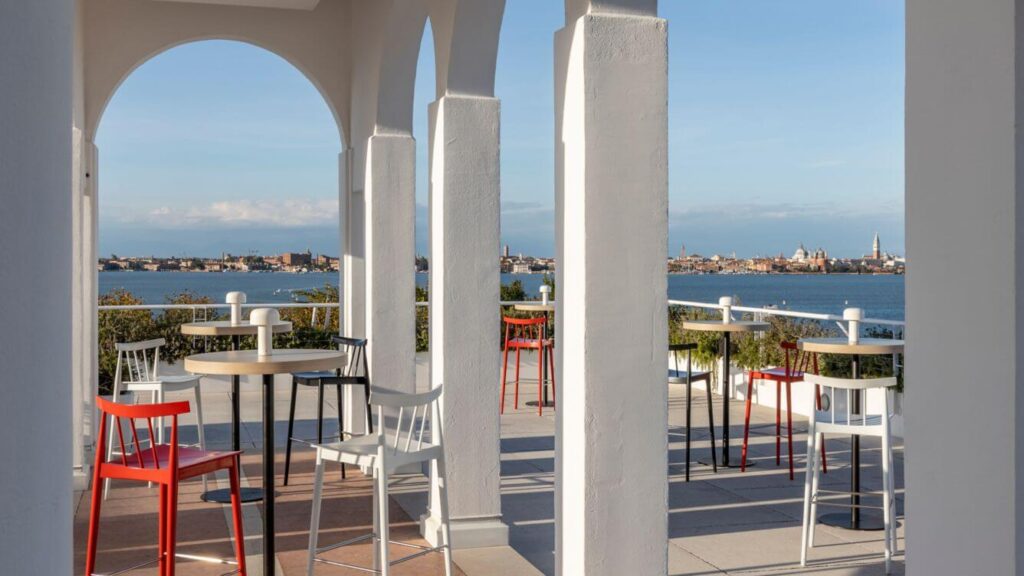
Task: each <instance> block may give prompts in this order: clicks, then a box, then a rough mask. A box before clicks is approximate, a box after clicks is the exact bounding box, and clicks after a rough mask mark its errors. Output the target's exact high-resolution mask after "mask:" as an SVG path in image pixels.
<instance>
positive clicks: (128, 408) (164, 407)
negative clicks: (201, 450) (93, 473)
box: [96, 397, 189, 469]
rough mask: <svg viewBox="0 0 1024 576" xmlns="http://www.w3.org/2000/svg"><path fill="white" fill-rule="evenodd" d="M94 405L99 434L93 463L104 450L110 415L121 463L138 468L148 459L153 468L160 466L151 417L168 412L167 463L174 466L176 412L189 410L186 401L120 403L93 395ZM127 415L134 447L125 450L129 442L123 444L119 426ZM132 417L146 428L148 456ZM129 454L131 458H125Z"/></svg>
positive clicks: (121, 428)
mask: <svg viewBox="0 0 1024 576" xmlns="http://www.w3.org/2000/svg"><path fill="white" fill-rule="evenodd" d="M96 407H97V408H98V409H99V411H100V434H99V436H98V440H99V446H98V447H97V449H96V463H97V465H98V464H100V463H102V462H103V460H102V459H103V458H104V457H105V454H106V453H107V447H106V442H107V422H109V421H110V420H111V419H113V420H114V426H115V427H116V428H117V439H118V443H119V445H120V457H121V464H123V465H124V466H136V465H137V467H139V468H147V467H148V466H147V463H146V460H147V459H151V460H150V464H149V465H150V466H152V467H153V468H154V469H159V468H160V460H159V458H158V457H157V449H156V447H157V444H156V435H154V434H153V420H154V419H157V418H163V417H167V416H170V418H171V441H170V444H169V445H170V448H171V450H170V458H169V462H170V466H171V468H172V469H173V468H175V467H177V462H178V415H180V414H187V413H188V412H189V404H188V402H165V403H163V404H120V403H117V402H111V401H109V400H104V399H103V398H101V397H97V398H96ZM122 418H127V419H128V424H129V426H128V427H129V429H130V430H131V433H132V446H131V447H132V448H134V450H128V448H129V446H128V445H126V443H125V440H124V426H122V423H121V419H122ZM136 420H145V421H146V428H147V429H148V432H149V455H148V456H149V458H147V457H146V455H145V453H144V452H143V450H142V443H141V442H140V441H139V433H138V428H137V423H136ZM129 455H131V456H133V460H135V462H129Z"/></svg>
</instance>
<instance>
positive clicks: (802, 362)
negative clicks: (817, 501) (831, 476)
mask: <svg viewBox="0 0 1024 576" xmlns="http://www.w3.org/2000/svg"><path fill="white" fill-rule="evenodd" d="M782 351H783V353H784V354H785V355H786V364H785V365H784V366H780V367H777V368H768V369H765V370H751V371H750V374H749V375H748V376H747V409H746V417H745V418H746V420H745V423H744V424H743V455H742V457H741V459H740V471H741V472H745V471H746V469H747V442H748V439H749V438H750V402H751V396H752V392H753V389H754V381H755V380H771V381H774V382H775V465H776V466H778V465H779V464H780V463H781V449H782V385H783V384H785V385H786V441H787V443H788V445H789V479H790V480H792V479H793V401H792V394H791V391H792V384H793V382H803V379H804V373H805V372H807V369H808V368H810V369H811V370H813V371H814V372H813V373H814V374H817V373H818V355H817V354H811V353H807V352H804V351H802V350H800V349H799V348H798V347H797V345H796V343H795V342H783V343H782ZM815 388H816V390H815V392H816V394H815V396H816V397H817V399H818V401H817V404H818V406H817V408H818V409H819V410H820V409H821V389H820V388H818V387H817V386H816V387H815ZM821 467H822V470H823V471H824V472H826V473H827V472H828V464H826V462H825V443H824V442H822V443H821Z"/></svg>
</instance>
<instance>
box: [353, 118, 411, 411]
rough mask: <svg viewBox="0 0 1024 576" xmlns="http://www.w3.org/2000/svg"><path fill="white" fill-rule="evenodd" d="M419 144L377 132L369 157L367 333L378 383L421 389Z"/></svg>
mask: <svg viewBox="0 0 1024 576" xmlns="http://www.w3.org/2000/svg"><path fill="white" fill-rule="evenodd" d="M415 154H416V143H415V140H413V138H412V136H411V135H408V134H375V135H373V136H371V137H370V139H369V142H368V150H367V157H366V202H365V210H366V337H367V338H368V339H369V349H368V352H369V357H370V379H371V381H372V382H373V384H374V386H381V387H384V388H390V389H392V390H400V391H406V392H413V391H415V389H416V305H415V300H416V266H415V264H416V262H415V260H416V239H415V233H416V213H415V211H416V198H415V183H414V176H415V172H416V155H415Z"/></svg>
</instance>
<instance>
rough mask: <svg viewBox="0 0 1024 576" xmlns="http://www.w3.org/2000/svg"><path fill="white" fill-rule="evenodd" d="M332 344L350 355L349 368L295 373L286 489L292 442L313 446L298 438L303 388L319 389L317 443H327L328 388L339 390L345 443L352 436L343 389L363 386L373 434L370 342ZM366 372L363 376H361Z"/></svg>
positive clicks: (368, 426) (341, 432) (368, 428)
mask: <svg viewBox="0 0 1024 576" xmlns="http://www.w3.org/2000/svg"><path fill="white" fill-rule="evenodd" d="M331 342H333V343H334V344H337V345H338V348H339V349H340V350H341V351H342V352H345V353H346V354H347V355H348V366H347V367H346V368H344V369H339V370H337V371H334V372H331V371H324V372H295V373H293V374H292V401H291V407H290V408H289V410H288V447H287V449H286V450H285V456H284V485H285V486H287V485H288V472H289V469H290V468H291V464H292V442H294V441H299V442H302V443H304V444H309V443H310V442H311V440H308V439H305V438H295V437H294V435H293V434H294V430H295V396H296V394H297V393H298V391H299V385H300V384H301V385H303V386H316V387H317V408H316V443H317V444H322V443H323V441H324V387H326V386H335V387H336V388H335V389H336V391H337V393H338V437H339V438H340V439H344V438H345V437H346V436H352V434H351V433H350V432H345V424H344V420H343V417H342V414H343V413H344V411H343V409H342V406H343V404H342V399H341V387H342V386H362V387H363V391H364V393H365V394H366V428H365V430H366V431H367V432H368V433H370V434H372V433H373V418H372V417H371V412H370V371H369V367H368V365H367V362H366V340H364V339H358V338H345V337H344V336H332V337H331ZM360 372H362V374H360ZM341 477H342V478H345V466H344V465H342V467H341Z"/></svg>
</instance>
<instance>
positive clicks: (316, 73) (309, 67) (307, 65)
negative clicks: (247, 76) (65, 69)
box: [83, 0, 351, 142]
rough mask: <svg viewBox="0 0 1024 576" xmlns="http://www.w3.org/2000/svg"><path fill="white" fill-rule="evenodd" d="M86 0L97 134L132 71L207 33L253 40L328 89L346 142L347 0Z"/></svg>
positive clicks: (89, 89)
mask: <svg viewBox="0 0 1024 576" xmlns="http://www.w3.org/2000/svg"><path fill="white" fill-rule="evenodd" d="M83 5H84V7H85V14H84V18H85V29H86V30H87V31H88V32H87V33H86V35H85V38H84V39H83V44H84V51H83V52H84V54H83V67H84V69H85V79H84V96H85V127H84V128H85V133H86V138H87V139H89V140H92V139H93V138H94V137H95V134H96V129H97V127H98V126H99V122H100V119H101V117H102V114H103V112H104V110H105V109H106V106H107V104H108V103H109V102H110V99H111V98H112V97H113V94H114V93H115V92H116V91H117V89H118V87H120V85H121V84H122V83H123V82H124V80H125V79H126V78H127V77H128V76H129V75H131V73H132V72H133V71H134V70H135V69H136V68H138V67H139V66H141V65H142V64H143V63H145V62H147V61H149V60H150V59H152V58H153V57H155V56H157V55H159V54H162V53H163V52H165V51H167V50H170V49H171V48H174V47H176V46H180V45H182V44H187V43H190V42H197V41H202V40H213V39H220V40H232V41H237V42H244V43H246V44H251V45H253V46H256V47H258V48H262V49H264V50H267V51H268V52H271V53H273V54H275V55H277V56H279V57H281V58H283V59H284V60H285V61H287V62H288V63H290V64H291V65H292V66H294V67H295V68H296V69H298V70H299V71H300V72H302V74H303V75H304V76H305V77H306V78H307V79H309V81H310V82H311V83H312V84H313V85H314V86H315V87H316V89H317V90H318V91H319V92H320V94H321V95H322V96H323V98H324V101H325V102H326V103H327V106H328V108H329V109H330V110H331V114H332V115H333V116H334V119H335V122H336V123H337V126H338V134H339V136H340V138H341V141H342V142H348V141H349V140H350V133H349V103H350V99H351V97H350V86H351V83H350V78H349V70H350V65H351V60H350V55H349V39H348V35H347V34H344V33H343V32H344V26H343V24H344V23H345V22H346V21H347V19H348V8H347V4H345V3H340V2H321V3H320V5H319V6H318V7H317V9H316V10H312V11H299V10H282V11H280V14H277V15H276V17H275V18H273V19H269V18H267V17H266V10H261V9H254V8H238V7H229V6H217V5H206V4H185V3H177V2H135V1H132V0H90V2H86V3H83Z"/></svg>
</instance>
